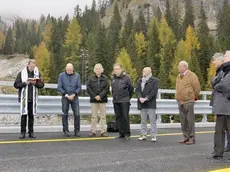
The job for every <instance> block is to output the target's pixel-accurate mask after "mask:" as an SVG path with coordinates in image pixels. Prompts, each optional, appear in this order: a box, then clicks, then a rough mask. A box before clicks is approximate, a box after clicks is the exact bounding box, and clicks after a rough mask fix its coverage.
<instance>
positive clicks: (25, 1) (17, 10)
mask: <svg viewBox="0 0 230 172" xmlns="http://www.w3.org/2000/svg"><path fill="white" fill-rule="evenodd" d="M91 3H92V0H0V14H5V15H6V14H16V15H19V16H20V17H26V18H39V17H40V16H41V14H44V15H47V14H48V13H50V14H51V15H53V16H55V17H59V16H65V15H66V14H67V13H68V14H69V15H70V16H72V15H73V12H74V8H75V6H76V5H77V4H79V5H80V7H81V8H82V9H84V6H85V5H86V4H87V5H91Z"/></svg>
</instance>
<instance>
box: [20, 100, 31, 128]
mask: <svg viewBox="0 0 230 172" xmlns="http://www.w3.org/2000/svg"><path fill="white" fill-rule="evenodd" d="M27 116H28V117H29V120H28V130H29V133H33V132H34V114H33V102H28V114H27V115H22V116H21V133H26V124H27Z"/></svg>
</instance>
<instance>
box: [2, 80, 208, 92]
mask: <svg viewBox="0 0 230 172" xmlns="http://www.w3.org/2000/svg"><path fill="white" fill-rule="evenodd" d="M13 85H14V82H12V81H0V86H8V87H12V86H13ZM44 88H51V89H57V84H48V83H46V84H45V87H44ZM82 90H86V85H82ZM158 93H159V94H175V93H176V91H175V90H168V89H159V90H158ZM200 94H201V95H211V91H201V92H200Z"/></svg>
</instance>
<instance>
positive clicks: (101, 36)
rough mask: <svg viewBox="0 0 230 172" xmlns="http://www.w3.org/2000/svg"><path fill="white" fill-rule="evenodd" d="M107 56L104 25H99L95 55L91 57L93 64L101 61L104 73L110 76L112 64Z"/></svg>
mask: <svg viewBox="0 0 230 172" xmlns="http://www.w3.org/2000/svg"><path fill="white" fill-rule="evenodd" d="M109 60H110V59H109V58H108V43H107V39H106V29H105V26H104V25H101V26H100V27H99V28H98V30H97V34H96V47H95V55H94V59H93V62H94V63H93V65H95V64H96V63H101V64H102V66H103V68H104V73H105V74H106V75H107V76H109V77H110V75H111V72H112V71H111V69H112V65H111V63H110V62H109Z"/></svg>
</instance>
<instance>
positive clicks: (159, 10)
mask: <svg viewBox="0 0 230 172" xmlns="http://www.w3.org/2000/svg"><path fill="white" fill-rule="evenodd" d="M155 17H156V18H157V20H158V22H160V21H161V19H162V12H161V9H160V7H159V6H158V7H157V11H156V14H155Z"/></svg>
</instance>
